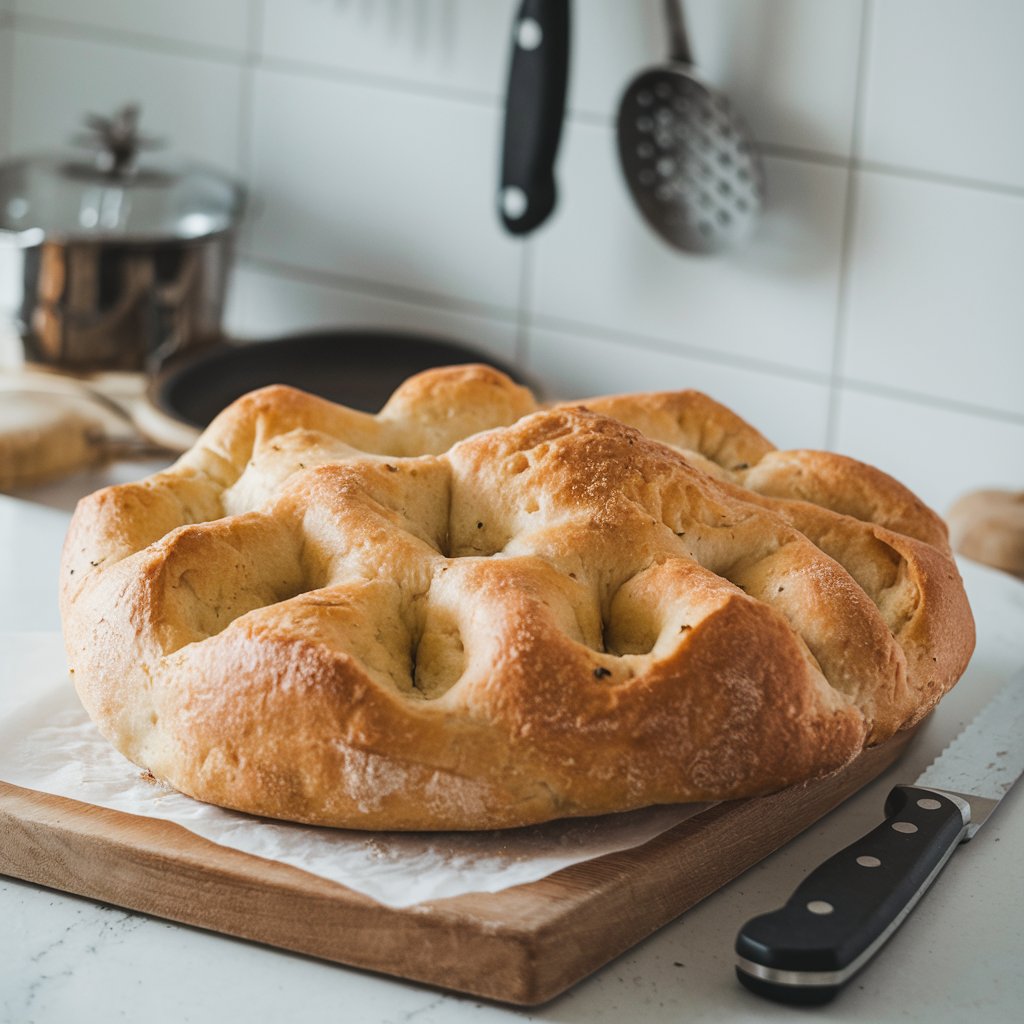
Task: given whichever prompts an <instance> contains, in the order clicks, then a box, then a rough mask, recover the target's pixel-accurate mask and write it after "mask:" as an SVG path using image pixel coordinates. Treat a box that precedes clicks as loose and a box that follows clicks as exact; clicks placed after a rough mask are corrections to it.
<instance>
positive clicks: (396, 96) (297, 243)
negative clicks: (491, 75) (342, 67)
mask: <svg viewBox="0 0 1024 1024" xmlns="http://www.w3.org/2000/svg"><path fill="white" fill-rule="evenodd" d="M498 132H499V117H498V113H497V111H496V110H495V109H494V108H492V107H486V106H480V105H479V104H476V103H469V102H460V101H454V102H453V101H451V100H447V99H440V98H437V97H434V96H421V95H417V94H413V93H407V92H395V91H391V90H382V89H377V88H374V87H372V86H369V85H365V84H362V83H355V82H342V81H322V80H319V79H315V78H307V77H304V76H301V75H297V74H294V73H291V72H279V71H267V70H260V71H258V72H257V74H256V82H255V94H254V114H253V142H252V147H253V165H252V166H253V187H254V193H255V196H256V201H257V204H258V209H257V212H256V214H255V219H254V222H253V228H252V241H251V246H252V249H253V251H254V252H255V253H256V254H258V255H261V256H265V257H272V258H274V259H278V260H281V261H284V262H287V263H291V264H294V265H296V266H303V267H309V268H311V269H313V270H326V271H329V272H331V273H337V274H344V275H348V276H351V277H353V278H356V279H364V280H369V281H376V282H387V283H390V284H393V285H396V286H399V287H402V288H408V289H415V290H416V291H418V292H423V293H427V294H436V295H447V296H455V297H458V298H461V299H464V300H467V301H470V302H475V303H487V304H490V305H498V306H506V307H514V306H515V305H516V302H517V299H518V293H519V286H520V273H519V267H520V252H521V250H520V246H519V245H518V243H516V242H515V241H513V240H512V239H510V238H509V237H508V236H507V235H505V234H504V233H503V232H502V231H501V229H500V228H499V225H498V223H497V220H496V217H495V215H494V199H493V196H494V190H495V177H496V174H497V162H496V156H495V144H496V140H497V138H498Z"/></svg>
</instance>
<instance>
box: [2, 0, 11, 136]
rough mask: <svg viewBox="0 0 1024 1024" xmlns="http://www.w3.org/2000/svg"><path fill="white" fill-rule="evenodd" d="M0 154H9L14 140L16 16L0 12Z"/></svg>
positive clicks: (8, 12) (7, 12)
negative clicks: (0, 67) (2, 64)
mask: <svg viewBox="0 0 1024 1024" xmlns="http://www.w3.org/2000/svg"><path fill="white" fill-rule="evenodd" d="M0 58H2V59H3V63H4V68H3V70H2V71H0V83H2V85H0V155H3V156H9V155H10V150H11V147H12V145H13V142H14V132H13V128H14V124H13V122H14V17H13V15H12V14H11V12H10V11H2V12H0Z"/></svg>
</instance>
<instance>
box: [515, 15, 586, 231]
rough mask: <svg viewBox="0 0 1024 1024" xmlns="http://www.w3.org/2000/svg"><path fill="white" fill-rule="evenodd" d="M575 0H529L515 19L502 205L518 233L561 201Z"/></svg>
mask: <svg viewBox="0 0 1024 1024" xmlns="http://www.w3.org/2000/svg"><path fill="white" fill-rule="evenodd" d="M568 68H569V0H523V2H522V4H521V6H520V8H519V13H518V14H517V15H516V18H515V21H514V22H513V25H512V63H511V68H510V70H509V77H508V93H507V96H506V100H505V138H504V143H503V153H502V164H501V188H500V190H499V192H498V209H499V213H500V215H501V219H502V222H503V223H504V225H505V227H506V228H507V229H508V230H509V231H510V232H511V233H512V234H515V235H521V234H526V233H527V232H529V231H532V230H533V229H534V228H535V227H537V226H538V225H539V224H541V223H542V222H543V221H544V220H545V219H546V218H547V216H548V214H550V213H551V211H552V210H553V209H554V206H555V194H556V190H555V176H554V165H555V156H556V154H557V153H558V142H559V139H560V137H561V134H562V121H563V119H564V116H565V90H566V81H567V76H568Z"/></svg>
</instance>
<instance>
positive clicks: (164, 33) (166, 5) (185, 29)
mask: <svg viewBox="0 0 1024 1024" xmlns="http://www.w3.org/2000/svg"><path fill="white" fill-rule="evenodd" d="M7 2H8V3H10V4H11V5H12V7H14V9H15V10H16V11H17V13H18V14H22V15H28V16H30V17H31V16H35V17H44V18H51V19H56V20H58V21H62V22H68V23H71V24H73V25H81V26H88V27H91V28H95V29H99V30H102V31H106V32H109V31H114V32H134V33H139V34H141V35H146V36H151V37H153V38H154V39H157V40H168V41H173V42H177V43H192V44H198V45H200V46H212V47H218V48H221V49H226V50H233V51H235V52H237V53H241V52H242V51H243V50H244V49H245V41H246V33H247V29H248V22H249V9H250V6H251V3H250V0H213V2H211V0H173V2H156V3H153V2H152V0H149V2H147V0H142V2H140V0H87V2H86V0H7Z"/></svg>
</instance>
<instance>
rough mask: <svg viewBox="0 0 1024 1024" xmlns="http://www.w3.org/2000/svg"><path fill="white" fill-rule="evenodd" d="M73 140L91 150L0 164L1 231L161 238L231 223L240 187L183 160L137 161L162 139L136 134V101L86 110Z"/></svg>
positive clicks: (200, 233) (50, 236) (30, 235)
mask: <svg viewBox="0 0 1024 1024" xmlns="http://www.w3.org/2000/svg"><path fill="white" fill-rule="evenodd" d="M86 125H87V128H88V131H87V133H85V134H83V135H82V136H80V137H79V138H78V139H76V142H77V143H78V144H79V146H80V147H87V148H88V150H89V151H90V152H82V151H79V152H68V153H46V154H40V155H36V156H30V157H23V158H19V159H15V160H11V161H8V162H6V163H4V164H0V234H4V235H7V236H8V237H10V236H12V235H13V236H14V238H15V240H16V241H17V242H18V243H19V244H21V245H36V244H38V243H40V242H42V241H43V240H44V239H45V240H47V241H58V242H67V241H120V242H161V241H174V240H186V239H198V238H204V237H206V236H208V235H214V234H218V233H219V232H222V231H227V230H229V229H230V228H232V227H234V225H235V224H236V223H237V221H238V218H239V216H240V214H241V209H242V202H243V193H242V189H241V188H240V186H238V185H237V184H236V183H235V182H233V181H232V180H231V179H230V178H228V177H226V176H225V175H223V174H221V173H220V172H219V171H216V170H213V169H210V168H207V167H203V166H201V165H198V164H192V163H186V162H182V161H160V162H159V163H157V162H155V161H150V160H145V161H144V160H142V159H141V153H142V151H143V150H145V149H153V148H157V147H158V146H159V145H160V143H159V142H158V141H157V140H155V139H151V138H148V137H146V136H144V135H142V134H141V133H140V132H139V110H138V107H132V106H129V107H124V108H122V109H121V110H119V111H118V112H117V113H115V114H114V115H113V116H112V117H109V118H108V117H99V116H96V115H90V116H89V117H88V118H87V119H86Z"/></svg>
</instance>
